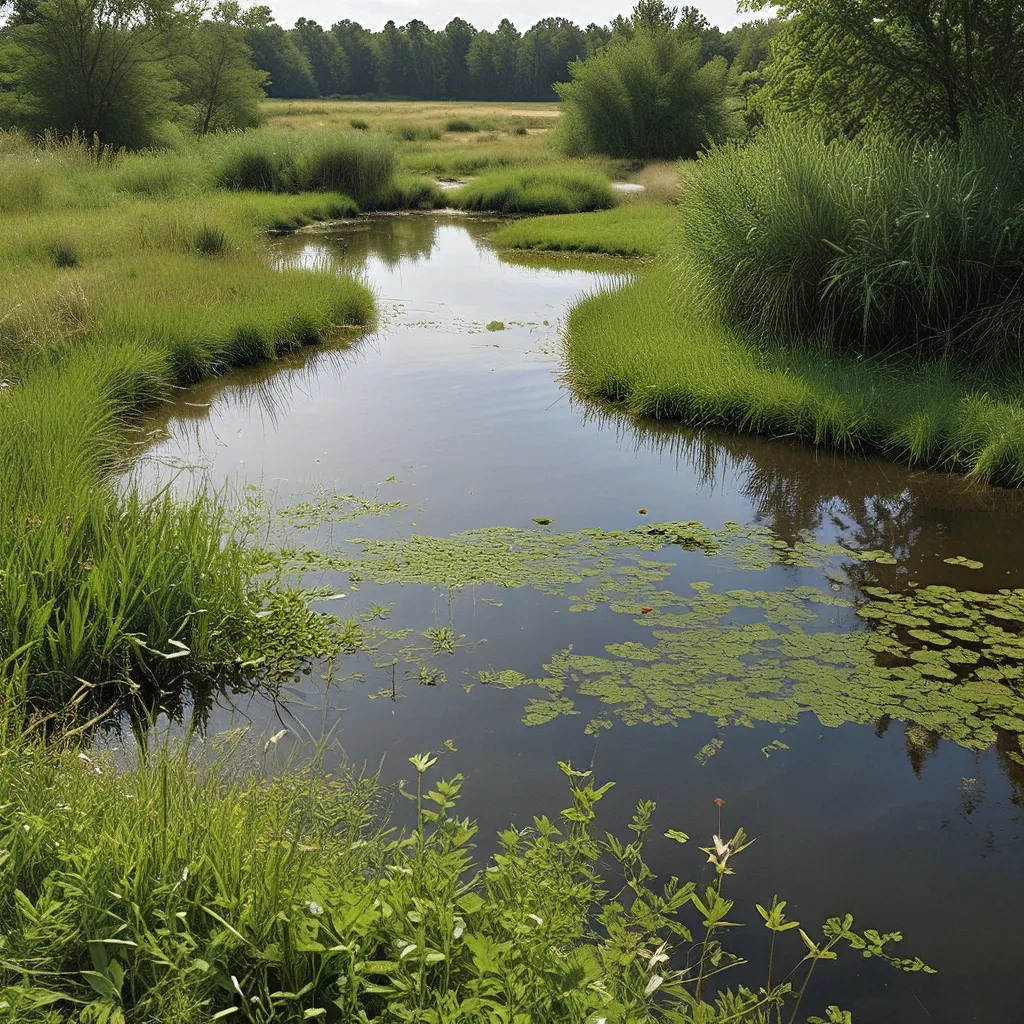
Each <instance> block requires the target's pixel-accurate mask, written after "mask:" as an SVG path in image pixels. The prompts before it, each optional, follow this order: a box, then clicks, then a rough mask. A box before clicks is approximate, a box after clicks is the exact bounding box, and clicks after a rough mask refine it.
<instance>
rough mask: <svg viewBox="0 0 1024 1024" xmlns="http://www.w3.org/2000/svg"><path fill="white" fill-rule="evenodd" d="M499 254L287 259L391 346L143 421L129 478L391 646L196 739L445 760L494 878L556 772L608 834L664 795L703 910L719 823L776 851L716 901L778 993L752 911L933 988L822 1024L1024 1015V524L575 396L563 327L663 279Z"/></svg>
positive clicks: (306, 367) (877, 463)
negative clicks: (371, 318) (213, 509)
mask: <svg viewBox="0 0 1024 1024" xmlns="http://www.w3.org/2000/svg"><path fill="white" fill-rule="evenodd" d="M494 226H495V224H494V222H493V221H490V220H488V219H486V218H470V217H461V216H453V215H446V214H439V215H429V216H428V215H424V216H417V215H411V216H410V215H404V216H385V217H377V218H365V219H362V220H359V221H357V222H354V223H352V224H346V225H341V226H337V227H333V228H330V229H319V230H317V231H311V232H306V233H300V234H298V235H295V236H291V237H288V238H283V239H279V240H277V241H276V242H275V258H276V259H278V260H279V261H280V263H281V265H303V266H330V267H336V268H338V269H341V270H346V271H351V272H354V273H356V274H357V275H358V276H359V277H361V278H362V279H364V280H365V281H366V282H367V283H368V284H370V285H371V286H372V287H373V289H374V290H375V292H376V293H377V295H378V299H379V306H380V310H381V322H380V324H379V325H378V327H377V329H376V330H375V331H374V332H372V333H370V334H368V335H367V336H366V337H363V338H360V339H354V340H352V339H350V340H349V341H339V342H338V343H332V344H328V345H324V346H319V347H315V348H309V349H306V350H303V351H301V352H298V353H295V354H294V355H292V356H290V357H288V358H286V359H284V360H282V361H280V362H277V363H274V364H272V365H263V366H259V367H257V368H255V369H250V370H245V371H240V372H236V373H232V374H229V375H227V376H225V377H222V378H219V379H216V380H211V381H208V382H206V383H204V384H201V385H199V386H197V387H195V388H192V389H190V390H189V391H188V392H185V393H183V394H182V395H181V396H180V397H179V398H177V399H176V400H174V401H172V402H169V403H167V404H166V405H164V406H162V407H161V408H160V409H159V410H158V411H157V413H156V414H155V415H154V416H152V417H151V418H150V419H149V420H148V422H147V423H146V430H147V431H148V432H149V434H150V438H151V440H150V442H149V444H148V447H146V449H145V451H144V454H143V455H142V456H141V457H140V459H139V460H138V463H137V465H136V467H135V469H134V470H133V476H134V478H136V479H138V480H139V481H141V482H142V483H143V484H144V485H145V486H154V485H156V484H160V483H165V482H171V483H172V484H173V485H174V486H175V487H178V488H182V489H188V488H189V487H192V486H195V485H196V484H197V483H199V482H203V481H211V482H213V483H214V484H215V485H216V486H225V484H226V485H227V486H228V487H229V489H231V491H232V492H233V493H235V494H237V495H242V494H244V493H245V491H244V489H245V488H247V487H248V488H251V490H250V491H249V493H250V495H252V496H253V497H254V498H255V499H257V500H258V501H261V502H263V503H264V504H265V505H266V508H267V510H268V511H267V515H268V516H269V517H271V518H273V517H274V516H275V514H276V516H277V519H276V522H277V523H278V526H277V527H276V528H277V529H278V534H277V535H276V536H277V537H278V540H279V542H280V543H287V544H289V545H296V546H300V545H301V546H302V547H303V548H304V549H308V550H309V551H311V552H314V555H313V556H311V557H310V560H309V562H308V571H307V572H306V573H305V575H304V576H303V578H302V582H303V584H304V585H306V586H322V587H325V588H328V590H329V591H330V594H329V596H330V597H331V598H332V600H331V601H329V602H326V603H324V604H323V609H324V610H328V611H331V612H332V613H334V614H336V615H339V616H341V617H342V618H347V617H348V616H353V617H354V618H355V620H356V621H357V622H359V623H360V627H361V628H362V629H363V630H365V631H366V633H367V635H369V636H372V644H371V645H369V646H368V649H366V650H363V651H361V652H357V653H355V654H353V655H352V656H350V657H347V658H344V659H342V662H341V663H340V664H338V665H336V666H334V668H333V670H332V671H331V672H329V673H328V672H326V670H323V668H322V667H320V668H318V670H316V671H313V672H312V673H311V674H309V675H307V676H303V677H301V678H300V679H299V680H298V681H296V682H295V683H294V684H293V685H290V686H289V687H288V688H287V690H286V692H285V693H284V694H283V695H282V699H281V700H280V701H271V700H269V699H267V698H265V697H260V696H248V697H246V696H238V695H235V696H232V697H230V698H229V697H228V696H224V697H223V698H222V699H221V700H220V701H219V702H218V704H217V706H216V707H214V708H213V709H212V710H211V712H210V718H209V727H210V728H211V729H213V730H220V729H226V728H229V727H231V726H236V725H240V724H244V723H248V722H252V723H253V725H254V727H255V728H256V729H258V730H259V731H260V732H261V733H262V732H266V734H267V735H271V734H273V733H276V732H277V731H278V730H280V729H281V728H282V727H288V728H289V729H290V730H291V732H292V734H302V733H303V729H305V730H308V731H309V733H310V734H311V735H313V736H321V735H324V734H325V732H326V731H328V730H331V729H333V730H334V731H333V733H332V737H333V740H334V742H335V744H336V745H337V747H338V749H339V751H343V752H344V756H345V757H346V758H347V759H348V760H349V761H350V762H354V763H356V764H359V765H361V764H364V763H365V764H366V765H368V766H369V767H370V768H371V769H375V768H376V767H377V765H378V764H379V762H380V761H381V758H382V757H384V764H383V769H382V776H383V778H384V780H385V781H389V782H390V781H394V780H395V779H398V778H402V777H408V776H409V775H410V774H411V769H410V767H409V765H408V762H407V761H406V758H407V757H408V756H409V755H411V754H414V753H417V752H419V751H426V750H433V751H440V750H445V751H446V752H445V753H444V754H443V756H442V758H441V764H440V765H439V766H438V768H437V769H435V771H437V770H443V771H444V773H446V774H454V773H455V772H461V773H463V774H465V775H466V776H467V777H468V781H467V783H466V786H465V788H464V794H465V799H464V802H463V805H462V807H461V813H463V814H468V815H471V816H473V817H475V818H477V819H478V821H479V824H480V826H481V832H480V836H479V845H480V848H481V849H480V852H481V853H484V852H485V851H486V850H487V849H489V843H490V837H491V836H493V835H494V833H495V832H496V831H497V830H498V829H500V828H503V827H505V826H507V825H508V824H509V823H510V822H514V823H515V824H516V825H518V826H520V827H521V826H524V825H528V824H529V823H530V821H531V818H532V815H534V814H543V813H546V814H552V815H553V814H557V811H558V810H559V808H561V807H563V806H565V804H566V795H565V790H564V787H563V785H562V781H563V780H562V776H561V773H560V772H559V770H558V768H557V764H556V762H557V761H558V760H564V761H571V762H572V763H573V765H574V766H576V767H581V768H582V767H592V768H593V771H594V773H595V775H596V776H597V778H598V780H599V781H606V780H615V782H616V786H615V788H614V789H613V790H612V791H611V792H610V794H609V796H608V797H607V798H606V800H605V801H604V803H603V804H602V807H601V811H602V817H603V822H604V825H605V827H607V828H609V829H615V830H616V831H617V832H618V834H620V835H622V833H623V832H624V831H625V828H624V826H625V823H626V822H627V821H628V820H629V816H630V813H631V810H632V807H633V805H634V804H635V803H636V801H637V800H638V799H641V798H645V797H647V798H651V799H653V800H656V801H657V804H658V810H657V815H656V823H657V825H658V829H657V832H656V835H657V836H658V837H659V839H658V840H657V841H654V842H652V847H651V862H652V865H653V866H654V868H655V870H657V871H658V872H659V874H662V875H665V876H667V875H671V874H676V875H679V876H681V877H683V878H698V877H701V878H703V879H704V880H705V881H709V880H710V876H709V875H708V874H707V873H704V868H705V865H704V863H703V862H704V859H705V858H704V855H703V854H701V853H700V852H699V850H697V847H698V846H700V845H708V844H709V842H710V838H711V834H712V833H713V832H715V831H717V828H718V815H719V809H718V808H717V807H716V805H715V803H714V801H715V798H720V799H722V800H724V806H723V807H722V814H723V828H724V830H725V832H726V833H727V834H731V833H732V832H733V831H734V830H735V828H736V827H737V826H739V825H742V826H743V827H744V828H745V829H746V830H747V832H748V833H749V834H750V835H752V836H756V837H757V842H756V843H755V844H754V845H753V847H751V849H750V850H749V851H746V852H745V853H743V854H742V856H740V857H739V858H737V861H738V862H737V863H736V864H735V867H736V875H735V876H730V877H729V879H728V880H727V889H726V895H728V896H730V897H731V898H733V899H735V900H736V901H737V907H736V911H735V913H734V916H737V917H738V918H739V919H740V920H743V921H745V922H746V923H747V924H748V927H747V928H744V929H737V930H735V931H734V932H733V933H731V934H730V936H729V938H730V940H731V941H730V945H729V948H731V949H733V950H734V951H736V952H738V953H740V954H743V955H745V956H747V957H749V958H750V959H751V960H752V961H753V962H754V963H756V964H762V963H764V962H765V959H766V953H767V946H768V933H767V932H766V931H765V930H764V929H763V928H761V927H760V921H759V919H758V918H757V916H756V914H755V913H752V912H751V911H753V904H754V903H755V902H759V903H762V904H764V905H767V904H768V903H769V902H770V901H771V898H772V894H773V893H775V892H777V893H778V894H779V895H780V896H781V897H782V898H784V899H787V900H788V901H789V905H788V907H787V914H788V915H789V916H791V917H792V918H795V919H798V920H800V921H801V922H802V924H803V926H804V927H806V928H807V930H808V931H812V927H809V926H813V929H814V930H817V928H818V925H819V924H820V923H821V922H822V921H823V920H824V918H825V917H826V916H830V915H835V914H842V913H843V912H845V911H850V912H852V913H853V914H854V916H855V921H856V925H857V926H858V927H861V928H863V927H875V928H878V929H879V930H882V931H894V930H897V929H899V930H900V931H902V932H903V934H904V941H903V943H901V944H899V945H897V946H896V947H895V951H896V952H897V953H899V954H900V955H903V956H920V957H922V958H923V959H924V960H925V961H926V962H927V963H929V964H930V965H931V966H933V967H935V968H936V969H937V970H938V971H939V973H938V975H936V976H926V975H922V974H904V973H900V972H897V971H895V970H893V969H892V968H890V967H888V966H887V965H884V964H881V963H879V962H878V961H876V960H864V959H861V958H859V957H858V956H857V954H854V953H847V954H846V955H841V956H840V960H839V962H838V963H837V964H824V965H822V966H821V967H819V969H818V971H817V972H816V974H815V983H814V985H813V986H812V989H811V992H810V994H809V997H808V1001H807V1002H806V1004H805V1005H806V1007H807V1011H808V1013H811V1012H817V1013H820V1012H821V1011H822V1010H823V1009H824V1004H825V1003H826V1002H834V1003H837V1004H838V1005H840V1006H842V1007H843V1008H844V1009H849V1010H852V1011H853V1012H854V1019H855V1020H857V1021H859V1022H864V1024H867V1022H875V1021H899V1022H901V1024H912V1022H921V1024H925V1022H935V1024H939V1022H941V1024H968V1022H974V1021H977V1022H986V1024H987V1022H994V1021H1006V1022H1010V1021H1013V1020H1020V1019H1022V1017H1021V1014H1022V1011H1021V1009H1020V994H1019V990H1018V989H1017V988H1016V979H1017V976H1018V974H1019V971H1020V966H1021V956H1020V951H1019V947H1018V946H1017V942H1018V934H1019V922H1020V921H1021V920H1022V919H1024V882H1022V881H1021V868H1022V865H1024V860H1022V844H1021V837H1022V832H1024V830H1022V822H1021V812H1022V809H1024V751H1022V748H1021V745H1020V737H1021V735H1022V734H1024V699H1022V698H1021V697H1020V694H1019V689H1020V684H1019V680H1020V678H1021V666H1022V665H1024V646H1022V647H1021V649H1019V650H1018V649H1017V647H1016V644H1017V638H1018V635H1019V633H1020V629H1019V620H1018V619H1015V618H1014V616H1015V614H1016V612H1015V609H1016V607H1017V605H1016V601H1017V595H1015V594H1014V593H1013V589H1014V588H1024V540H1022V536H1021V530H1020V527H1019V524H1020V522H1021V513H1022V511H1024V507H1022V503H1024V497H1022V496H1020V495H1018V494H1015V493H1011V492H1006V491H998V490H993V489H986V488H981V487H978V486H977V485H974V484H971V483H969V482H967V481H965V480H963V479H960V478H955V477H950V476H945V475H942V474H937V473H931V472H923V471H922V472H917V471H912V470H909V469H905V468H902V467H899V466H895V465H893V464H890V463H888V462H886V461H884V460H880V459H867V458H863V459H862V458H852V457H843V456H839V455H835V454H832V453H827V452H822V451H816V450H814V449H813V448H810V447H808V446H800V445H796V444H790V443H788V442H786V441H784V440H777V441H770V440H766V439H762V438H756V437H741V436H736V435H727V434H719V433H711V432H701V431H691V430H685V429H681V428H680V429H676V428H671V427H666V426H659V425H655V424H649V423H638V422H634V421H632V420H630V419H628V418H626V417H623V416H621V415H617V414H614V413H611V412H609V411H607V410H603V409H600V408H597V407H594V406H592V405H588V404H585V403H581V402H578V401H576V400H574V399H573V398H572V396H571V395H570V394H569V393H568V391H567V390H566V388H565V386H564V385H563V384H562V383H561V380H560V377H561V373H562V365H561V360H562V358H563V356H562V350H561V346H560V335H559V330H560V325H561V323H562V322H563V320H564V317H565V315H566V313H567V311H568V309H569V307H570V305H571V304H572V302H573V301H574V300H575V299H576V298H578V297H579V296H581V295H584V294H586V293H588V292H591V291H593V290H595V289H596V288H599V287H603V286H614V285H615V282H616V280H624V279H625V277H626V276H628V275H629V274H633V273H637V272H642V269H640V268H638V267H637V266H635V265H634V264H630V263H628V262H626V261H616V260H610V259H598V258H586V259H584V258H580V259H572V258H561V257H559V258H552V259H546V260H545V259H540V258H535V257H512V256H510V255H508V254H505V253H499V252H498V251H496V250H495V249H494V248H493V247H492V246H491V245H490V244H489V242H488V240H487V236H488V233H489V232H490V231H491V230H493V228H494ZM337 495H348V496H350V497H347V498H344V499H342V500H338V499H337V497H336V496H337ZM332 496H333V497H332ZM275 510H276V512H275ZM638 510H643V511H642V513H641V512H640V511H638ZM691 521H694V522H699V523H701V524H703V526H704V527H706V528H708V530H707V531H703V532H702V531H701V529H698V528H697V527H694V526H689V527H683V526H680V525H679V524H684V523H688V522H691ZM657 524H676V525H675V526H674V527H672V528H671V529H669V528H666V527H664V526H659V525H657ZM730 524H734V525H730ZM499 527H503V528H506V529H504V530H499V529H497V528H499ZM466 531H471V532H469V533H467V532H466ZM452 535H458V537H457V538H455V539H447V540H446V538H451V537H452ZM352 538H360V539H361V540H360V541H353V540H352ZM429 538H433V539H435V540H429ZM567 538H568V539H567ZM850 552H853V554H852V555H851V554H850ZM865 552H867V553H868V554H867V555H864V553H865ZM316 553H319V556H322V557H318V556H317V555H316ZM474 559H475V560H476V562H475V563H474ZM947 559H953V560H954V562H953V563H951V562H949V561H947ZM483 562H486V566H487V567H486V569H485V570H481V572H480V576H479V578H466V569H465V566H466V565H470V566H473V565H475V564H477V563H479V564H482V563H483ZM979 563H980V565H979ZM460 566H461V567H462V568H460ZM353 567H354V568H353ZM470 576H472V574H471V573H470ZM937 588H948V589H945V590H943V589H937ZM1001 591H1005V592H1006V593H1004V594H1000V592H1001ZM324 593H325V595H326V594H327V591H325V592H324ZM340 594H344V595H345V596H344V597H340V596H337V595H340ZM922 595H924V596H923V597H922ZM1022 602H1024V598H1022ZM1021 607H1024V603H1022V605H1021ZM1007 609H1010V610H1009V611H1008V610H1007ZM894 617H895V618H894ZM892 620H894V622H895V624H894V622H893V621H892ZM997 623H1003V626H1000V625H998V624H997ZM994 624H996V625H994ZM1013 624H1016V625H1013ZM1004 626H1005V628H1004ZM958 637H959V639H957V638H958ZM950 652H953V653H955V652H960V653H959V654H958V655H957V656H956V657H954V656H953V653H950ZM993 652H994V653H993ZM324 675H329V677H330V678H329V679H327V680H325V679H324V678H322V677H323V676H324ZM1018 722H1019V723H1020V724H1019V727H1017V723H1018ZM299 723H301V725H300V724H299ZM446 744H447V747H446ZM666 829H682V830H684V831H685V832H687V833H689V834H690V835H691V836H692V837H693V839H692V840H691V842H690V843H688V844H687V845H685V846H679V845H678V844H675V843H672V842H669V841H668V840H667V839H661V838H660V836H661V833H662V832H664V831H665V830H666ZM812 934H813V932H812ZM786 938H789V936H787V937H786ZM797 947H799V942H798V941H797V942H796V943H794V944H792V945H791V946H790V952H791V953H792V954H793V957H794V959H796V958H798V957H799V955H801V952H802V951H801V950H798V948H797ZM783 959H784V960H786V959H787V958H785V957H784V958H783ZM787 962H788V960H787ZM743 970H745V969H743ZM741 980H742V981H745V982H747V983H750V984H753V985H757V984H760V983H761V982H762V981H763V979H762V978H761V977H760V976H759V975H750V974H744V973H743V971H742V970H741V971H740V972H738V973H737V974H736V976H735V982H739V981H741Z"/></svg>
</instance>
